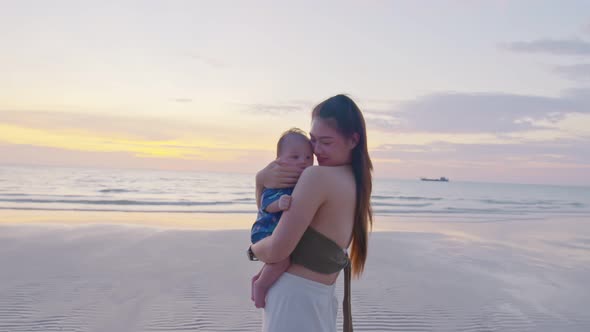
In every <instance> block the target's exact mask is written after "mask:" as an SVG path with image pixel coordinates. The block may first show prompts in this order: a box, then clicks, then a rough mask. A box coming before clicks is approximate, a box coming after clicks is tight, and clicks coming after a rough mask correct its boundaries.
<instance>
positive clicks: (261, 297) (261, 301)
mask: <svg viewBox="0 0 590 332" xmlns="http://www.w3.org/2000/svg"><path fill="white" fill-rule="evenodd" d="M266 291H267V287H264V286H263V285H262V284H261V283H260V282H254V283H253V284H252V300H254V305H255V306H256V308H259V309H260V308H264V306H265V305H266Z"/></svg>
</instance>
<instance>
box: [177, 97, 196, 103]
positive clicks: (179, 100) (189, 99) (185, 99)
mask: <svg viewBox="0 0 590 332" xmlns="http://www.w3.org/2000/svg"><path fill="white" fill-rule="evenodd" d="M172 101H173V102H176V103H182V104H184V103H192V102H193V100H192V99H191V98H173V99H172Z"/></svg>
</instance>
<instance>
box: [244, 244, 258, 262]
mask: <svg viewBox="0 0 590 332" xmlns="http://www.w3.org/2000/svg"><path fill="white" fill-rule="evenodd" d="M246 254H247V255H248V259H249V260H251V261H257V260H258V258H256V256H255V255H254V252H253V251H252V246H249V247H248V250H247V251H246Z"/></svg>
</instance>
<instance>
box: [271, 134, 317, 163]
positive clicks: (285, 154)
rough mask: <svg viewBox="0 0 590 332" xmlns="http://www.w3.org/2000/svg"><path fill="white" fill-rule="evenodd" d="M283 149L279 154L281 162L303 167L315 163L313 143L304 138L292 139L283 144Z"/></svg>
mask: <svg viewBox="0 0 590 332" xmlns="http://www.w3.org/2000/svg"><path fill="white" fill-rule="evenodd" d="M282 150H283V151H281V155H280V156H279V158H280V160H281V162H283V163H285V164H287V165H290V166H297V167H301V168H306V167H309V166H311V165H313V151H312V149H311V144H310V143H309V142H307V141H305V140H302V139H296V140H294V139H291V140H288V141H286V142H285V145H283V149H282Z"/></svg>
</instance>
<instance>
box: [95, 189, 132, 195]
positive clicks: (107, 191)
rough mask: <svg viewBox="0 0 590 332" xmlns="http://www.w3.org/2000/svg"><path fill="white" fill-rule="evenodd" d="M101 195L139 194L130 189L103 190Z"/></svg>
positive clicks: (100, 191)
mask: <svg viewBox="0 0 590 332" xmlns="http://www.w3.org/2000/svg"><path fill="white" fill-rule="evenodd" d="M98 192H99V193H104V194H106V193H134V192H138V191H137V190H130V189H116V188H115V189H101V190H99V191H98Z"/></svg>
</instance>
